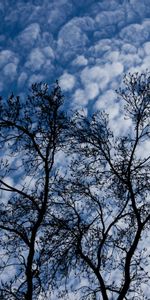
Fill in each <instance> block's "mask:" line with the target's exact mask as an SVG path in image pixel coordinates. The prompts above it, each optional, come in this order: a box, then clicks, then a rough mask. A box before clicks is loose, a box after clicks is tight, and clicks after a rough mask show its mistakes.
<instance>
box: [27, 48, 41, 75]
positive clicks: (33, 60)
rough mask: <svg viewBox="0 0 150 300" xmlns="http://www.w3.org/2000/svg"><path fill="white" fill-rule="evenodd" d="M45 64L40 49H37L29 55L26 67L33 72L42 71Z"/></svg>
mask: <svg viewBox="0 0 150 300" xmlns="http://www.w3.org/2000/svg"><path fill="white" fill-rule="evenodd" d="M44 62H45V57H44V55H43V53H42V51H41V50H40V49H39V48H35V49H33V50H32V51H31V53H30V54H29V58H28V61H27V62H26V64H25V66H26V67H27V68H31V70H32V71H37V70H40V69H41V67H42V65H43V64H44Z"/></svg>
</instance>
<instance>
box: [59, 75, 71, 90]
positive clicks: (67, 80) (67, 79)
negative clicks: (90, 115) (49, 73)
mask: <svg viewBox="0 0 150 300" xmlns="http://www.w3.org/2000/svg"><path fill="white" fill-rule="evenodd" d="M59 83H60V86H61V88H62V90H63V91H69V90H72V89H73V87H74V85H75V77H74V76H73V75H71V74H69V73H67V72H65V73H64V74H63V75H62V76H61V77H60V79H59Z"/></svg>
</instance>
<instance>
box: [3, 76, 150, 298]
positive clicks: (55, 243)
mask: <svg viewBox="0 0 150 300" xmlns="http://www.w3.org/2000/svg"><path fill="white" fill-rule="evenodd" d="M118 97H119V100H118V101H120V102H119V103H120V104H121V105H122V103H124V107H123V106H121V107H122V111H121V113H122V114H123V115H124V117H125V119H127V120H130V126H128V127H127V129H126V131H125V133H123V134H120V135H119V136H118V135H116V134H115V132H113V130H112V129H111V128H110V117H111V116H109V115H108V114H107V113H106V112H104V111H98V112H95V113H94V114H93V115H92V116H91V117H89V116H86V115H85V114H84V113H83V112H81V111H80V112H75V113H74V114H73V115H72V116H70V115H69V114H68V115H67V112H66V111H65V109H64V106H63V95H62V93H61V89H60V87H59V83H58V82H56V84H55V85H54V88H53V90H52V91H51V92H49V89H48V86H47V85H46V84H43V83H41V84H34V85H33V86H32V90H31V93H30V95H29V96H28V97H27V98H26V99H24V100H22V99H20V97H18V96H17V97H15V96H14V95H13V94H12V95H11V96H10V97H9V98H8V99H7V100H5V99H1V109H0V149H1V163H0V189H1V208H0V210H1V219H0V228H1V241H0V251H1V266H0V268H1V269H0V270H1V278H2V279H1V287H0V296H1V298H2V299H8V300H15V299H17V300H22V299H24V300H34V299H47V300H49V299H52V298H51V297H52V292H56V293H57V292H58V297H60V298H61V299H63V298H64V299H69V295H70V294H71V295H73V297H74V299H77V300H79V299H88V300H92V299H95V300H101V299H102V300H110V299H114V300H115V299H116V300H123V299H128V300H131V299H137V300H138V299H139V300H141V299H143V300H144V299H148V294H147V287H148V285H149V273H148V265H149V257H150V252H149V248H148V241H149V236H148V230H149V225H150V213H149V211H150V210H149V208H150V201H149V200H150V199H149V190H150V173H149V167H150V166H149V161H150V156H149V154H148V151H146V150H145V149H147V148H148V142H149V137H150V124H149V120H150V76H149V73H147V72H145V73H144V74H139V73H134V74H129V75H126V76H125V78H124V84H123V87H122V88H120V89H119V91H118ZM116 98H117V96H116ZM106 100H107V101H109V99H106ZM114 122H117V120H114Z"/></svg>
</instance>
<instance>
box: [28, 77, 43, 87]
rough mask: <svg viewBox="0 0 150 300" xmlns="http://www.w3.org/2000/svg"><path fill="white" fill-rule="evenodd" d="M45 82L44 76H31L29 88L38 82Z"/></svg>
mask: <svg viewBox="0 0 150 300" xmlns="http://www.w3.org/2000/svg"><path fill="white" fill-rule="evenodd" d="M43 80H44V75H40V74H38V75H35V74H33V75H31V76H30V78H29V80H28V86H29V87H30V86H31V85H32V83H35V82H36V83H37V82H42V81H43Z"/></svg>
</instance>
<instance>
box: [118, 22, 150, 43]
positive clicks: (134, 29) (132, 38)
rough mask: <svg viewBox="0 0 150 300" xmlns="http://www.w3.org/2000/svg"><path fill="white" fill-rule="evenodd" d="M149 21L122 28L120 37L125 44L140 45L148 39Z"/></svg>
mask: <svg viewBox="0 0 150 300" xmlns="http://www.w3.org/2000/svg"><path fill="white" fill-rule="evenodd" d="M149 28H150V21H149V20H146V21H144V22H143V23H142V24H131V25H129V26H126V27H125V28H123V29H122V30H121V32H120V37H121V39H123V40H124V41H125V42H129V43H131V44H132V43H133V44H137V45H141V43H143V42H145V41H146V40H148V39H149Z"/></svg>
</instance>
